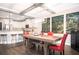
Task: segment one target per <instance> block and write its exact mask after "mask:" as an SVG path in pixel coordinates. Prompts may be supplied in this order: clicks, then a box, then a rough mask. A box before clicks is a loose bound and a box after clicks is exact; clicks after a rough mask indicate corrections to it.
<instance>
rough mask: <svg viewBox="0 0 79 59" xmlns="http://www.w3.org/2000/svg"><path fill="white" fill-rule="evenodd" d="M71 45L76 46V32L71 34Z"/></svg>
mask: <svg viewBox="0 0 79 59" xmlns="http://www.w3.org/2000/svg"><path fill="white" fill-rule="evenodd" d="M71 47H72V48H76V33H72V34H71Z"/></svg>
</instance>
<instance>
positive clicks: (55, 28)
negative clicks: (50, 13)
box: [52, 15, 64, 33]
mask: <svg viewBox="0 0 79 59" xmlns="http://www.w3.org/2000/svg"><path fill="white" fill-rule="evenodd" d="M63 18H64V16H63V15H60V16H56V17H52V32H54V33H63V26H64V25H63Z"/></svg>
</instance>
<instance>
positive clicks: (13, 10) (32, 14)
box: [0, 3, 79, 21]
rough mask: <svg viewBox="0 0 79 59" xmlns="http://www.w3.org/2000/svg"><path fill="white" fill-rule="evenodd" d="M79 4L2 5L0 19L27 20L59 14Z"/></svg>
mask: <svg viewBox="0 0 79 59" xmlns="http://www.w3.org/2000/svg"><path fill="white" fill-rule="evenodd" d="M76 6H79V3H26V4H21V3H0V18H2V19H4V18H5V19H8V18H11V19H14V20H20V21H21V20H26V19H34V18H43V17H47V16H50V15H53V14H57V13H59V12H62V11H64V10H67V9H69V8H73V7H76Z"/></svg>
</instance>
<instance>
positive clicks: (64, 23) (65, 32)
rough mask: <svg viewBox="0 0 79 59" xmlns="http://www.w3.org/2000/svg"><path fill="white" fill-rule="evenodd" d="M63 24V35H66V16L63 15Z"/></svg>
mask: <svg viewBox="0 0 79 59" xmlns="http://www.w3.org/2000/svg"><path fill="white" fill-rule="evenodd" d="M63 21H64V22H63V23H64V26H63V27H64V28H63V30H64V33H66V14H64V20H63Z"/></svg>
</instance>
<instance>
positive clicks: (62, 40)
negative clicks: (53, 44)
mask: <svg viewBox="0 0 79 59" xmlns="http://www.w3.org/2000/svg"><path fill="white" fill-rule="evenodd" d="M67 36H68V34H67V33H66V34H64V36H63V37H62V38H61V44H60V49H61V50H64V46H65V41H66V38H67Z"/></svg>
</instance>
